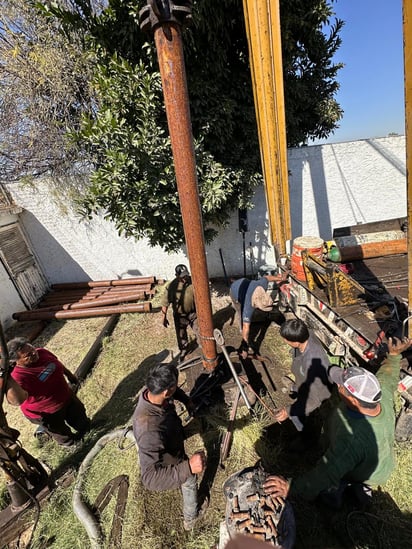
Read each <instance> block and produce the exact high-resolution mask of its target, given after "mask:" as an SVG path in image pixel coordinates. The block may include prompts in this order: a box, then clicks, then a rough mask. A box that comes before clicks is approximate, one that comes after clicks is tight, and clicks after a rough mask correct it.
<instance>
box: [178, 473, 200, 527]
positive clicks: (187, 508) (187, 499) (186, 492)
mask: <svg viewBox="0 0 412 549" xmlns="http://www.w3.org/2000/svg"><path fill="white" fill-rule="evenodd" d="M181 490H182V496H183V518H184V519H185V520H192V519H194V518H196V517H197V512H198V509H197V478H196V475H190V477H189V478H188V479H187V480H186V482H184V483H183V484H182V486H181Z"/></svg>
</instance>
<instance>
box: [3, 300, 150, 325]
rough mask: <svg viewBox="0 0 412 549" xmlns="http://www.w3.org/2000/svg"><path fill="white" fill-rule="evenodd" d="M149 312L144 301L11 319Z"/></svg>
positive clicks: (24, 313) (19, 315)
mask: <svg viewBox="0 0 412 549" xmlns="http://www.w3.org/2000/svg"><path fill="white" fill-rule="evenodd" d="M151 310H152V304H151V303H150V301H145V302H144V303H131V304H129V305H114V306H113V307H96V308H95V309H80V310H78V311H62V310H60V311H45V312H41V311H21V312H19V313H14V314H13V315H12V317H13V318H14V320H19V321H20V322H28V321H30V320H48V319H57V320H63V319H70V318H92V317H95V316H109V315H113V314H116V313H150V311H151Z"/></svg>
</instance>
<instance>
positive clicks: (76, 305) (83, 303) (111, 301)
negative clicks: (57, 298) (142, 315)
mask: <svg viewBox="0 0 412 549" xmlns="http://www.w3.org/2000/svg"><path fill="white" fill-rule="evenodd" d="M145 299H147V296H146V293H145V292H138V293H130V294H124V295H121V296H114V297H110V298H103V297H100V298H96V299H93V300H86V299H84V300H79V301H74V302H67V303H57V304H56V305H51V306H50V307H41V312H43V311H61V310H63V311H68V310H77V309H88V308H91V307H104V306H106V305H116V304H118V303H125V302H128V301H139V300H141V301H142V300H143V301H144V300H145Z"/></svg>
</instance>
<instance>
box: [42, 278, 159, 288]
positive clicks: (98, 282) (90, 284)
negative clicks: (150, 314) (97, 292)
mask: <svg viewBox="0 0 412 549" xmlns="http://www.w3.org/2000/svg"><path fill="white" fill-rule="evenodd" d="M155 283H156V277H154V276H141V277H135V278H116V279H114V280H89V281H85V282H62V283H60V284H52V285H51V288H52V290H69V289H78V288H95V287H96V286H105V287H106V286H125V285H127V284H134V285H135V284H136V285H138V284H155Z"/></svg>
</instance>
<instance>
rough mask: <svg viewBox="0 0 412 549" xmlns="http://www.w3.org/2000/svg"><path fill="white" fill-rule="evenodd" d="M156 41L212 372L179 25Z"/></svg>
mask: <svg viewBox="0 0 412 549" xmlns="http://www.w3.org/2000/svg"><path fill="white" fill-rule="evenodd" d="M154 39H155V43H156V49H157V57H158V60H159V67H160V74H161V78H162V87H163V95H164V102H165V107H166V115H167V123H168V126H169V133H170V140H171V144H172V152H173V159H174V164H175V173H176V182H177V189H178V193H179V201H180V209H181V212H182V219H183V230H184V234H185V240H186V246H187V252H188V256H189V263H190V270H191V275H192V280H193V289H194V295H195V302H196V311H197V317H198V323H199V339H200V344H201V347H202V355H203V356H202V361H203V365H204V367H205V368H206V369H208V370H213V369H214V368H215V367H216V366H217V353H216V344H215V341H214V339H213V320H212V305H211V301H210V293H209V276H208V269H207V263H206V251H205V244H204V237H203V224H202V212H201V208H200V200H199V192H198V186H197V177H196V163H195V151H194V145H193V137H192V127H191V121H190V111H189V95H188V92H187V84H186V71H185V65H184V58H183V47H182V38H181V29H180V26H179V25H178V24H176V23H170V22H164V23H162V24H161V25H160V26H157V28H155V29H154Z"/></svg>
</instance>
